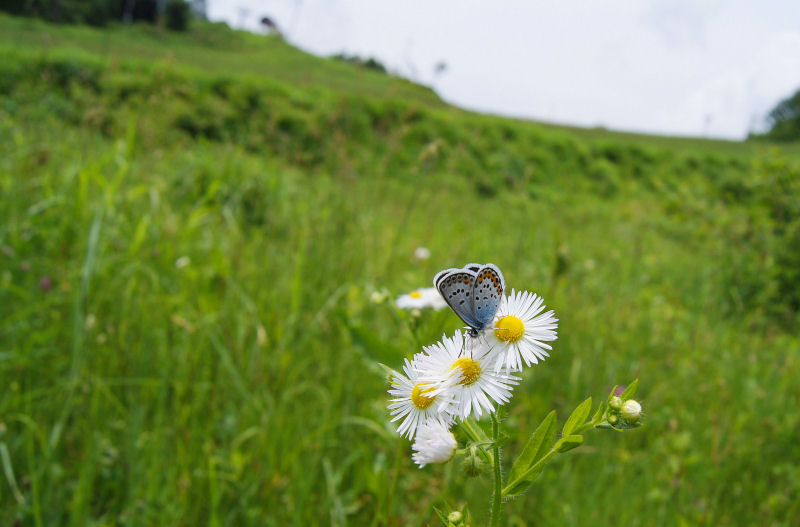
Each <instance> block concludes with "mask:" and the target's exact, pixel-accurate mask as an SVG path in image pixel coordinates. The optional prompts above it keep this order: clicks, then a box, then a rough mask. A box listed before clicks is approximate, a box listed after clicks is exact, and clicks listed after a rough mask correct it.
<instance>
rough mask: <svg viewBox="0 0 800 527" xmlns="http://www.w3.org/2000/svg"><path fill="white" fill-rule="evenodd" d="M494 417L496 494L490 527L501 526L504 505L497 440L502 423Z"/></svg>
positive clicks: (493, 452) (493, 449)
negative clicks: (502, 506)
mask: <svg viewBox="0 0 800 527" xmlns="http://www.w3.org/2000/svg"><path fill="white" fill-rule="evenodd" d="M489 415H490V416H491V417H492V440H493V442H492V454H493V457H494V494H493V496H492V511H491V516H490V518H489V527H497V526H498V525H499V524H500V515H501V511H500V507H501V505H502V489H503V480H502V476H501V474H500V446H499V445H498V444H497V440H498V439H499V438H500V423H498V422H497V417H495V415H494V414H492V413H490V414H489Z"/></svg>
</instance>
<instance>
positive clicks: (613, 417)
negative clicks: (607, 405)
mask: <svg viewBox="0 0 800 527" xmlns="http://www.w3.org/2000/svg"><path fill="white" fill-rule="evenodd" d="M618 422H619V417H617V416H616V415H609V416H608V424H610V425H615V424H617V423H618Z"/></svg>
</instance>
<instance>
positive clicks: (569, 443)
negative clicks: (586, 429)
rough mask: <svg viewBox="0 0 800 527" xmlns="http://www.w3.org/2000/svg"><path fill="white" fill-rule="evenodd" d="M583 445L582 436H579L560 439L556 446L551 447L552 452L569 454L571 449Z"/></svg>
mask: <svg viewBox="0 0 800 527" xmlns="http://www.w3.org/2000/svg"><path fill="white" fill-rule="evenodd" d="M582 444H583V436H581V435H570V436H565V437H562V438H561V439H559V440H558V442H557V443H556V446H555V447H553V450H555V451H556V452H558V453H560V454H563V453H564V452H569V451H570V450H572V449H573V448H577V447H579V446H581V445H582Z"/></svg>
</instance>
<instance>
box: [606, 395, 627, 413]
mask: <svg viewBox="0 0 800 527" xmlns="http://www.w3.org/2000/svg"><path fill="white" fill-rule="evenodd" d="M623 402H624V401H623V400H622V398H621V397H617V396H616V395H615V396H613V397H611V399H609V400H608V407H609V408H611V409H613V410H619V409H620V408H622V403H623Z"/></svg>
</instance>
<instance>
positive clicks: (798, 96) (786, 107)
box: [766, 90, 800, 141]
mask: <svg viewBox="0 0 800 527" xmlns="http://www.w3.org/2000/svg"><path fill="white" fill-rule="evenodd" d="M767 124H769V127H770V130H769V132H767V133H766V136H767V137H768V138H770V139H776V140H778V141H800V90H797V92H795V94H794V95H792V96H791V97H789V98H787V99H784V100H782V101H781V102H779V103H778V105H777V106H776V107H775V108H773V109H772V111H771V112H769V114H768V115H767Z"/></svg>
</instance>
